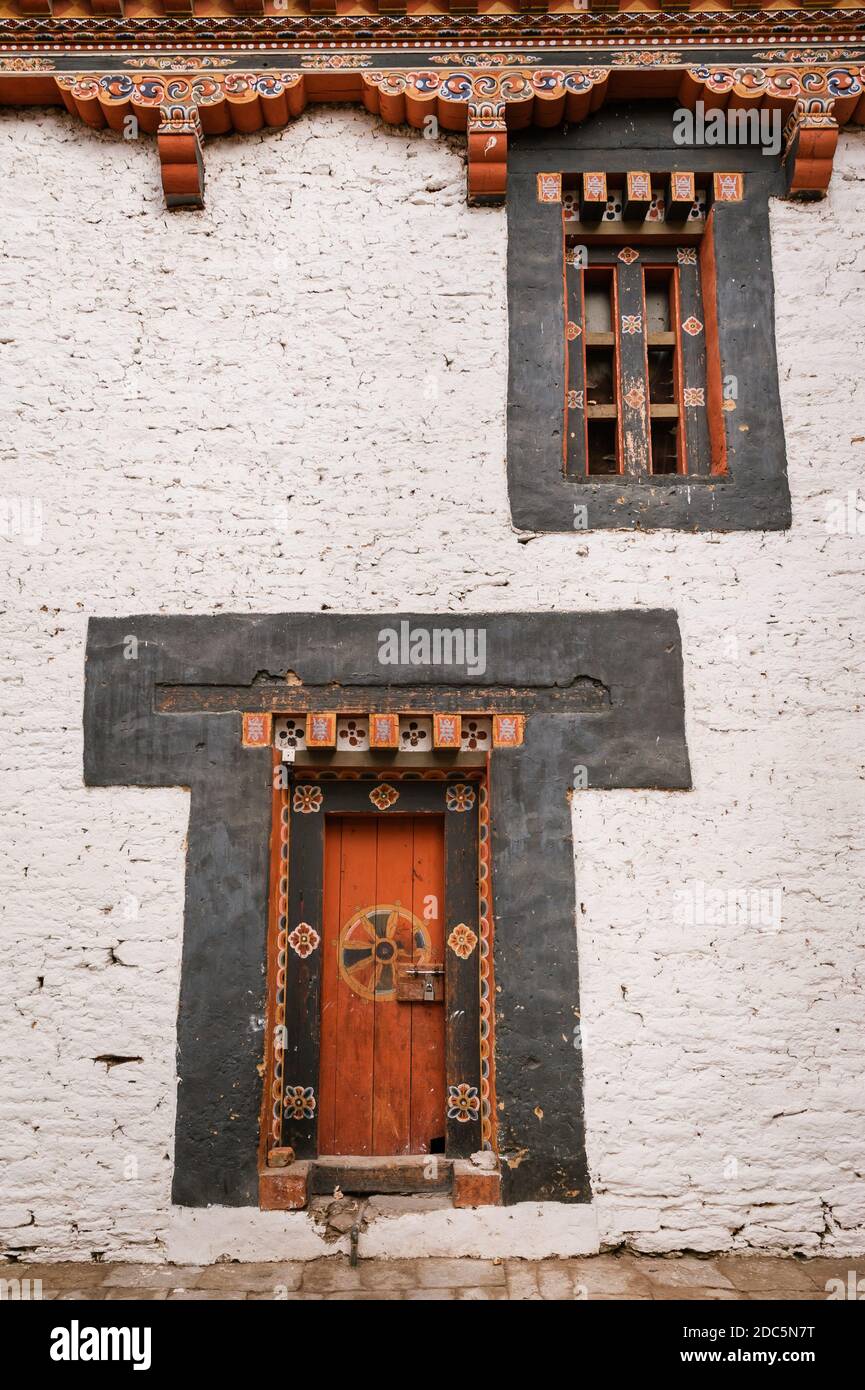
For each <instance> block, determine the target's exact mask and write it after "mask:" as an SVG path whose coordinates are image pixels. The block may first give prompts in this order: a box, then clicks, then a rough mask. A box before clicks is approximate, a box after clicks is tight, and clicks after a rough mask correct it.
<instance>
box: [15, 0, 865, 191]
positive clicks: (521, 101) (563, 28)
mask: <svg viewBox="0 0 865 1390" xmlns="http://www.w3.org/2000/svg"><path fill="white" fill-rule="evenodd" d="M25 3H32V0H25ZM98 3H100V4H102V3H108V0H98ZM243 3H246V0H243ZM56 6H57V10H58V11H59V9H60V6H61V0H56ZM69 8H70V9H71V8H72V0H69ZM779 13H780V12H773V14H772V15H771V16H770V15H768V14H767V12H765V11H748V12H747V15H745V14H744V13H743V12H741V11H739V12H738V13H737V15H736V16H735V17H733V16H731V15H729V14H722V13H721V12H719V11H713V12H712V13H711V14H703V13H699V14H697V13H692V12H690V11H688V12H685V11H667V12H665V13H659V12H655V11H652V12H645V11H643V12H640V13H627V14H626V13H610V12H606V13H604V12H591V13H587V14H582V15H576V16H575V15H573V14H571V15H568V16H565V15H561V14H556V13H543V14H535V15H532V14H528V13H525V14H523V13H521V14H508V13H503V14H501V15H490V14H484V15H477V14H476V15H473V16H472V15H467V16H465V17H462V16H460V15H455V14H453V13H451V14H450V15H449V16H447V17H445V16H442V15H438V14H417V15H409V16H405V15H403V16H402V17H399V16H397V17H396V18H394V19H393V20H390V19H383V18H382V17H381V15H379V14H374V15H371V16H370V17H369V18H368V19H364V18H360V17H354V18H353V17H351V16H343V15H338V16H336V17H335V18H333V19H328V18H327V17H326V16H325V17H323V18H322V19H321V20H319V19H317V17H316V16H295V17H293V18H292V17H291V16H288V17H287V18H286V19H284V20H282V21H280V22H279V23H277V22H276V21H274V20H272V19H269V18H267V17H262V18H257V17H256V16H254V15H253V16H252V17H251V18H250V19H249V20H248V21H247V20H242V19H237V18H230V17H229V18H226V17H220V16H216V17H211V18H203V17H199V13H198V10H196V13H195V17H192V16H188V17H186V18H185V19H184V17H183V16H182V15H181V16H180V17H178V16H177V14H175V15H174V16H173V17H171V18H169V19H164V18H163V19H161V20H152V19H146V18H142V19H137V20H128V19H127V20H126V21H119V20H117V19H112V18H102V19H92V18H91V19H89V20H86V21H84V20H79V19H74V18H72V19H70V18H69V17H68V15H67V14H63V15H61V14H59V13H57V12H55V16H54V17H53V18H51V17H49V18H48V19H45V20H39V21H24V20H10V21H3V20H2V19H0V105H12V106H19V107H26V106H35V105H38V106H63V107H64V108H65V109H66V110H68V111H69V112H70V114H72V115H74V116H76V117H77V118H78V119H80V120H81V121H83V122H84V123H85V124H86V125H88V126H91V127H92V128H94V129H111V130H113V131H115V132H116V133H117V134H118V135H119V136H123V135H126V136H127V137H128V136H129V134H130V131H131V132H132V133H134V134H136V135H137V134H138V133H139V132H142V133H144V134H148V135H153V136H155V137H156V140H157V147H158V150H159V156H160V163H161V168H162V181H163V188H164V191H165V196H166V200H167V202H168V205H169V206H170V207H201V206H202V204H203V199H204V160H203V154H202V150H203V144H204V141H205V140H206V139H210V138H213V137H216V136H221V135H227V134H233V133H236V134H251V133H254V132H256V131H260V130H264V129H270V128H280V127H283V126H286V125H288V124H289V122H291V121H292V120H294V119H295V118H296V117H297V116H299V115H300V114H301V113H302V112H303V111H304V110H305V109H306V108H307V106H310V105H316V104H332V103H356V104H358V105H361V106H363V107H364V108H365V109H366V110H367V111H369V112H370V114H372V115H374V116H377V117H380V118H381V119H382V120H384V121H385V122H387V123H388V124H389V125H402V124H408V125H410V126H412V127H414V128H415V129H423V130H424V131H425V132H426V133H430V132H432V133H433V134H435V133H436V132H437V131H439V130H441V131H445V132H448V133H451V132H452V133H459V134H464V135H465V136H466V137H467V149H468V197H469V201H470V202H471V203H473V204H484V203H487V204H489V203H500V202H502V201H503V200H504V197H505V193H506V188H507V149H508V138H509V135H510V134H511V133H512V132H514V131H517V130H521V129H525V128H526V127H528V126H536V127H539V128H551V127H556V126H558V125H560V124H561V123H563V122H567V123H571V124H573V123H579V122H581V121H583V120H585V119H586V117H587V116H589V115H590V114H592V113H593V112H595V111H597V110H598V109H599V108H600V107H601V106H602V105H603V104H604V103H605V102H608V101H641V100H650V101H658V100H666V101H670V102H676V103H678V104H679V105H680V106H685V107H688V108H690V109H692V110H693V109H695V108H696V105H697V103H698V102H702V103H703V104H704V106H705V108H706V109H707V110H708V109H720V110H725V109H751V108H757V109H760V110H763V109H770V110H777V111H779V112H780V113H781V114H782V116H783V119H784V122H785V144H784V155H783V158H784V161H785V167H786V170H787V183H788V189H789V192H790V194H791V196H797V197H821V196H822V195H823V194H824V193H825V192H826V189H827V188H828V185H829V180H830V178H831V172H832V160H833V156H834V151H835V147H836V145H837V140H838V132H839V129H840V128H841V127H842V126H844V125H846V124H854V125H862V124H865V11H863V10H852V9H847V10H845V11H841V10H821V11H811V12H803V11H796V12H790V11H784V12H783V15H782V16H781V18H780V19H778V20H776V15H777V14H779ZM746 18H747V21H748V23H747V24H744V25H743V24H742V23H741V22H739V23H737V22H736V21H741V20H744V19H746ZM321 25H323V26H325V27H324V28H322V27H320V26H321ZM515 25H517V26H518V27H520V26H521V27H522V28H523V29H525V28H526V26H528V27H529V28H530V29H532V30H533V31H537V36H535V37H534V38H529V39H528V40H527V42H528V43H533V44H534V47H533V49H532V51H531V52H527V51H525V48H524V47H520V48H516V47H515V46H514V42H513V34H514V26H515ZM28 26H29V27H28ZM166 26H168V27H167V28H166ZM250 26H251V27H252V29H253V30H256V29H257V30H258V32H259V33H260V34H261V37H262V41H261V42H258V43H255V44H252V43H250V42H249V35H248V34H247V33H246V30H247V28H248V27H250ZM328 26H329V27H328ZM394 26H395V27H394ZM431 26H432V27H431ZM659 26H661V32H663V33H664V35H665V37H664V38H663V40H659V37H658V33H659ZM829 26H831V28H829ZM736 29H738V30H739V32H740V34H741V38H738V39H736V41H735V42H736V53H735V56H734V57H731V58H730V59H729V60H726V61H718V53H719V48H720V47H721V46H722V43H726V44H727V45H729V44H731V43H732V42H733V40H732V38H731V37H730V35H731V33H732V31H733V30H736ZM764 29H765V30H766V31H767V32H763V30H764ZM827 29H829V33H828V38H827ZM451 30H452V31H453V36H451V34H450V32H447V33H446V39H447V41H446V42H445V43H442V35H443V31H451ZM836 30H837V32H835V31H836ZM25 31H26V39H29V42H26V41H25V42H23V43H18V42H12V41H11V40H12V35H13V34H14V35H15V36H16V37H21V38H25ZM190 31H191V32H192V33H194V34H195V36H196V41H195V42H194V43H193V42H190V41H189V38H188V37H187V34H188V33H189V32H190ZM216 32H218V34H219V36H220V39H223V38H224V39H225V40H227V41H226V42H224V43H223V42H220V43H218V44H217V43H215V42H214V38H213V36H214V33H216ZM620 32H626V33H627V34H628V35H629V37H628V38H627V39H625V38H622V37H618V34H619V33H620ZM386 33H387V34H388V38H387V39H386V38H385V34H386ZM391 33H392V34H394V35H400V36H401V37H400V38H399V39H390V37H389V35H390V34H391ZM427 33H435V34H436V37H437V39H438V42H437V43H433V42H432V41H431V40H429V39H427V38H425V37H422V35H426V34H427ZM541 33H543V34H545V35H548V36H549V37H547V38H544V39H543V40H542V39H540V37H539V35H540V34H541ZM72 34H74V35H75V37H76V38H77V39H79V40H81V41H79V42H72V41H71V37H70V36H71V35H72ZM313 34H314V35H315V36H316V38H317V41H316V42H312V41H311V35H313ZM492 34H501V35H507V37H502V38H497V39H494V38H492V37H490V35H492ZM594 34H597V35H598V37H597V38H595V37H592V35H594ZM479 35H481V37H482V39H483V41H484V44H485V47H478V44H477V39H478V36H479ZM630 35H633V36H634V37H630ZM698 35H699V36H698ZM721 35H726V38H724V39H723V40H722V38H721V37H720V36H721ZM781 35H783V36H785V37H781ZM319 36H322V37H319ZM97 39H98V41H97ZM87 40H89V41H87ZM830 41H831V46H830ZM661 43H663V45H664V46H663V47H662V46H660V45H661ZM673 43H676V44H678V45H679V47H678V48H677V49H673V48H672V44H673ZM455 44H456V45H458V46H457V47H454V45H455ZM769 45H772V46H769ZM542 49H543V50H545V51H541V50H542ZM394 50H398V54H397V53H396V52H395V51H394ZM701 58H702V59H703V61H701ZM775 59H778V61H774V60H775ZM415 64H417V65H416V66H415Z"/></svg>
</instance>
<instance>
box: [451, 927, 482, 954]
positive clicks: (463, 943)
mask: <svg viewBox="0 0 865 1390" xmlns="http://www.w3.org/2000/svg"><path fill="white" fill-rule="evenodd" d="M477 944H478V938H477V935H476V934H475V932H473V931H472V929H471V927H467V926H466V925H465V923H464V922H460V924H459V926H458V927H454V929H453V931H452V932H451V934H450V936H449V937H448V945H449V946H450V948H451V950H452V951H453V953H454V955H455V956H459V958H460V960H468V958H469V956H470V955H471V953H472V951H473V950H474V949H475V947H476V946H477Z"/></svg>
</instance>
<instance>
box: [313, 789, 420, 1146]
mask: <svg viewBox="0 0 865 1390" xmlns="http://www.w3.org/2000/svg"><path fill="white" fill-rule="evenodd" d="M444 868H445V837H444V818H443V816H441V815H401V816H378V815H370V814H366V815H362V816H360V815H357V816H352V815H335V816H328V817H327V823H326V827H325V834H324V899H323V903H322V923H323V933H322V935H323V940H322V981H321V1035H320V1074H319V1109H318V1151H319V1153H321V1154H352V1155H359V1154H376V1155H384V1154H408V1153H415V1154H417V1153H429V1152H434V1151H442V1150H443V1146H444V1138H445V1133H446V1102H445V1093H446V1088H445V1014H444V1004H443V1003H441V1002H437V1003H432V1004H425V1003H405V1002H400V1001H398V1000H397V998H396V966H397V964H398V963H399V962H402V963H405V962H408V961H411V962H413V963H415V964H418V963H426V962H429V963H433V962H435V963H443V962H444V931H443V925H444V923H443V912H444V890H445V885H444Z"/></svg>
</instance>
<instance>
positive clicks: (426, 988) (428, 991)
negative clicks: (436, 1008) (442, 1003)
mask: <svg viewBox="0 0 865 1390" xmlns="http://www.w3.org/2000/svg"><path fill="white" fill-rule="evenodd" d="M423 997H424V1003H427V1002H432V1001H433V1000H434V999H435V997H436V992H435V985H434V984H433V979H432V975H427V976H426V977H425V979H424V982H423Z"/></svg>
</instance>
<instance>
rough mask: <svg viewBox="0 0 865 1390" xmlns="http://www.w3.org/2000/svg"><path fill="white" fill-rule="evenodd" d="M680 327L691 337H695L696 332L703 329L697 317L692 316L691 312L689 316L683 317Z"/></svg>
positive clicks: (700, 331)
mask: <svg viewBox="0 0 865 1390" xmlns="http://www.w3.org/2000/svg"><path fill="white" fill-rule="evenodd" d="M682 327H683V328H684V330H685V332H686V333H690V335H691V337H692V338H696V336H697V334H698V333H702V331H703V325H702V324H701V322H700V320H699V319H697V318H695V317H694V315H693V314H692V315H691V317H690V318H687V319H685V322H684V323H683V324H682Z"/></svg>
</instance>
